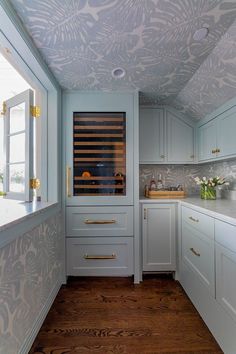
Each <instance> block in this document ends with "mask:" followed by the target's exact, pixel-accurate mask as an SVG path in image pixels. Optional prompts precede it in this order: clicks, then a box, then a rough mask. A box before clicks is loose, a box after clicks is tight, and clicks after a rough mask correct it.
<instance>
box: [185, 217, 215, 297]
mask: <svg viewBox="0 0 236 354" xmlns="http://www.w3.org/2000/svg"><path fill="white" fill-rule="evenodd" d="M182 259H183V262H184V263H185V264H186V265H187V266H188V267H189V268H191V270H192V271H193V272H194V273H195V274H196V275H197V276H198V278H199V279H200V280H201V281H202V282H203V284H205V286H206V287H207V288H208V289H209V291H210V293H211V294H212V295H213V296H215V277H214V241H213V240H210V239H209V238H208V237H205V236H204V235H203V234H201V233H199V232H198V231H197V230H194V229H193V228H192V227H190V226H189V225H188V224H187V223H183V228H182Z"/></svg>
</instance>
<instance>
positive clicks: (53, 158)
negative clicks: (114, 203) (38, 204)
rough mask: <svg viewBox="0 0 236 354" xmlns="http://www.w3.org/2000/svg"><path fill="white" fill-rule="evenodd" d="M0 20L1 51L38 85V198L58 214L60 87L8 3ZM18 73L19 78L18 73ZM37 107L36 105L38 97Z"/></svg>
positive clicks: (59, 192) (60, 193) (0, 6)
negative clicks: (39, 135) (39, 169)
mask: <svg viewBox="0 0 236 354" xmlns="http://www.w3.org/2000/svg"><path fill="white" fill-rule="evenodd" d="M0 18H1V23H0V35H1V37H3V39H5V41H6V45H4V48H6V49H9V52H10V54H9V55H8V53H7V59H8V56H9V62H11V60H10V59H11V58H10V57H13V56H14V61H15V62H16V63H17V64H18V65H17V68H18V69H19V71H20V70H23V71H24V75H23V76H24V77H26V75H27V78H26V79H27V81H28V82H29V84H30V86H31V87H33V88H34V87H35V85H36V84H37V87H38V88H39V91H40V95H41V97H42V104H41V112H42V114H41V117H42V118H41V119H40V120H39V121H38V120H37V122H39V123H40V124H41V155H42V159H41V161H42V163H41V186H42V191H41V196H42V201H48V202H49V203H57V208H58V210H60V203H61V200H62V199H61V198H62V186H61V154H62V146H61V143H60V141H61V87H60V85H59V84H58V82H57V81H56V79H55V77H54V76H53V75H52V73H51V71H50V70H49V68H48V66H47V65H46V63H45V61H44V60H43V59H42V56H41V55H40V53H39V52H38V50H37V48H36V47H35V45H34V43H33V41H32V39H31V38H30V36H29V34H28V33H27V31H26V29H25V28H24V27H23V26H22V23H21V21H20V20H19V17H18V16H17V14H16V13H15V11H14V9H13V7H12V5H11V3H10V2H9V1H7V0H3V1H2V2H1V5H0ZM0 42H1V41H0ZM20 73H21V74H22V72H21V71H20ZM36 93H37V90H36ZM36 104H38V102H37V96H36ZM48 141H49V142H50V143H48ZM63 188H64V187H63ZM58 202H59V203H58Z"/></svg>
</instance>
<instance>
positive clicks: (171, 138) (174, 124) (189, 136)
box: [166, 110, 194, 163]
mask: <svg viewBox="0 0 236 354" xmlns="http://www.w3.org/2000/svg"><path fill="white" fill-rule="evenodd" d="M166 121H167V139H166V140H167V161H168V162H170V163H192V162H193V161H194V127H193V126H192V125H190V124H188V123H186V122H185V121H183V120H182V119H180V118H179V117H178V116H177V115H175V114H174V113H172V112H170V111H169V110H166Z"/></svg>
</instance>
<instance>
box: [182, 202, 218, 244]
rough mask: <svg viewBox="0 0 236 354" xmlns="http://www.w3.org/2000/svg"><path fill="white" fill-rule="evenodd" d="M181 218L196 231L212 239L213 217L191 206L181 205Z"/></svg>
mask: <svg viewBox="0 0 236 354" xmlns="http://www.w3.org/2000/svg"><path fill="white" fill-rule="evenodd" d="M182 219H183V221H185V222H186V223H187V224H189V225H191V227H193V228H194V229H196V230H197V231H199V232H201V233H203V234H205V235H206V236H208V237H210V238H211V239H214V219H213V218H211V217H210V216H207V215H205V214H202V213H199V212H198V211H195V210H193V209H191V208H186V207H182Z"/></svg>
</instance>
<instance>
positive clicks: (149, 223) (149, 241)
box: [142, 203, 176, 272]
mask: <svg viewBox="0 0 236 354" xmlns="http://www.w3.org/2000/svg"><path fill="white" fill-rule="evenodd" d="M142 211H143V220H142V241H143V271H155V272H157V271H175V270H176V250H175V243H176V240H175V235H176V230H175V228H176V225H175V205H174V204H160V203H158V204H143V209H142Z"/></svg>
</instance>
